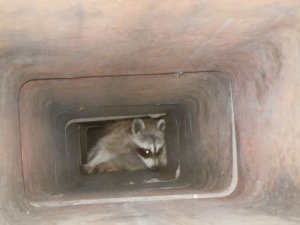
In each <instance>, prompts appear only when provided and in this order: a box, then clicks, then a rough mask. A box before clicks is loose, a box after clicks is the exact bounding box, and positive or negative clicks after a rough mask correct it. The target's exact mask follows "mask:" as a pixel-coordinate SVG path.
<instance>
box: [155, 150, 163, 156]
mask: <svg viewBox="0 0 300 225" xmlns="http://www.w3.org/2000/svg"><path fill="white" fill-rule="evenodd" d="M161 152H162V148H159V149H158V150H157V152H156V153H155V155H156V156H159V155H160V153H161Z"/></svg>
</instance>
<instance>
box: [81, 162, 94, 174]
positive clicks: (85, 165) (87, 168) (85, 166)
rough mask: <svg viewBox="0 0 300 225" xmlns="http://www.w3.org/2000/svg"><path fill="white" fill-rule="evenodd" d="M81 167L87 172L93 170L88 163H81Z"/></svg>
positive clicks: (89, 172)
mask: <svg viewBox="0 0 300 225" xmlns="http://www.w3.org/2000/svg"><path fill="white" fill-rule="evenodd" d="M82 168H83V170H84V171H85V172H86V173H87V174H91V173H93V170H94V168H93V167H91V166H90V165H88V164H83V165H82Z"/></svg>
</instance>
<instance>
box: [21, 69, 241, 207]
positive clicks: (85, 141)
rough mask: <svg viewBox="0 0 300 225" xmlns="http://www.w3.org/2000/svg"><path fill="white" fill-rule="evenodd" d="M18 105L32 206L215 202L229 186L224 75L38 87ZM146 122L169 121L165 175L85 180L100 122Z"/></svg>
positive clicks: (27, 89) (55, 82)
mask: <svg viewBox="0 0 300 225" xmlns="http://www.w3.org/2000/svg"><path fill="white" fill-rule="evenodd" d="M19 100H20V101H19V110H20V131H21V150H22V161H23V174H24V183H25V191H26V196H27V198H28V200H29V201H30V203H31V204H33V205H35V206H61V205H74V204H79V205H80V204H92V203H95V202H96V203H106V202H124V201H136V200H154V199H168V198H195V197H196V198H201V197H207V196H211V197H214V196H217V195H227V194H229V192H228V188H229V187H232V182H233V179H234V176H235V175H234V174H233V165H234V164H236V162H235V159H234V157H233V150H232V144H233V143H232V137H233V135H234V134H233V133H232V127H233V124H232V108H231V104H232V102H231V98H230V82H229V80H228V79H227V78H225V77H224V76H223V75H222V74H220V73H216V72H214V73H212V72H210V73H185V74H183V75H182V74H163V75H135V76H118V77H114V76H109V77H90V78H77V79H52V80H34V81H30V82H27V83H26V84H24V85H23V86H22V88H21V91H20V98H19ZM149 116H150V117H158V116H162V117H163V118H164V119H165V120H166V124H167V128H166V145H167V146H166V147H167V158H168V165H167V167H166V168H165V169H162V170H159V171H157V172H149V171H147V170H141V171H117V172H112V173H102V174H95V175H90V176H86V175H84V174H82V172H81V171H80V166H81V165H82V162H83V160H84V158H85V154H86V151H87V149H88V148H89V145H91V143H90V142H92V139H93V137H92V136H93V133H94V134H95V133H97V132H98V131H100V130H101V125H103V123H105V122H107V121H112V120H120V119H125V118H141V117H149ZM33 118H34V119H33ZM97 129H98V130H97ZM96 136H97V135H96ZM96 138H97V137H96ZM149 197H150V198H149Z"/></svg>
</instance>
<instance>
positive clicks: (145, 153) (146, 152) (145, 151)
mask: <svg viewBox="0 0 300 225" xmlns="http://www.w3.org/2000/svg"><path fill="white" fill-rule="evenodd" d="M137 152H138V153H139V154H140V155H141V156H142V157H143V158H149V157H151V156H152V152H151V151H150V150H148V149H144V148H138V149H137Z"/></svg>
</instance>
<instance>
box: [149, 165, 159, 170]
mask: <svg viewBox="0 0 300 225" xmlns="http://www.w3.org/2000/svg"><path fill="white" fill-rule="evenodd" d="M150 169H151V170H154V171H155V170H158V166H151V168H150Z"/></svg>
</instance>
